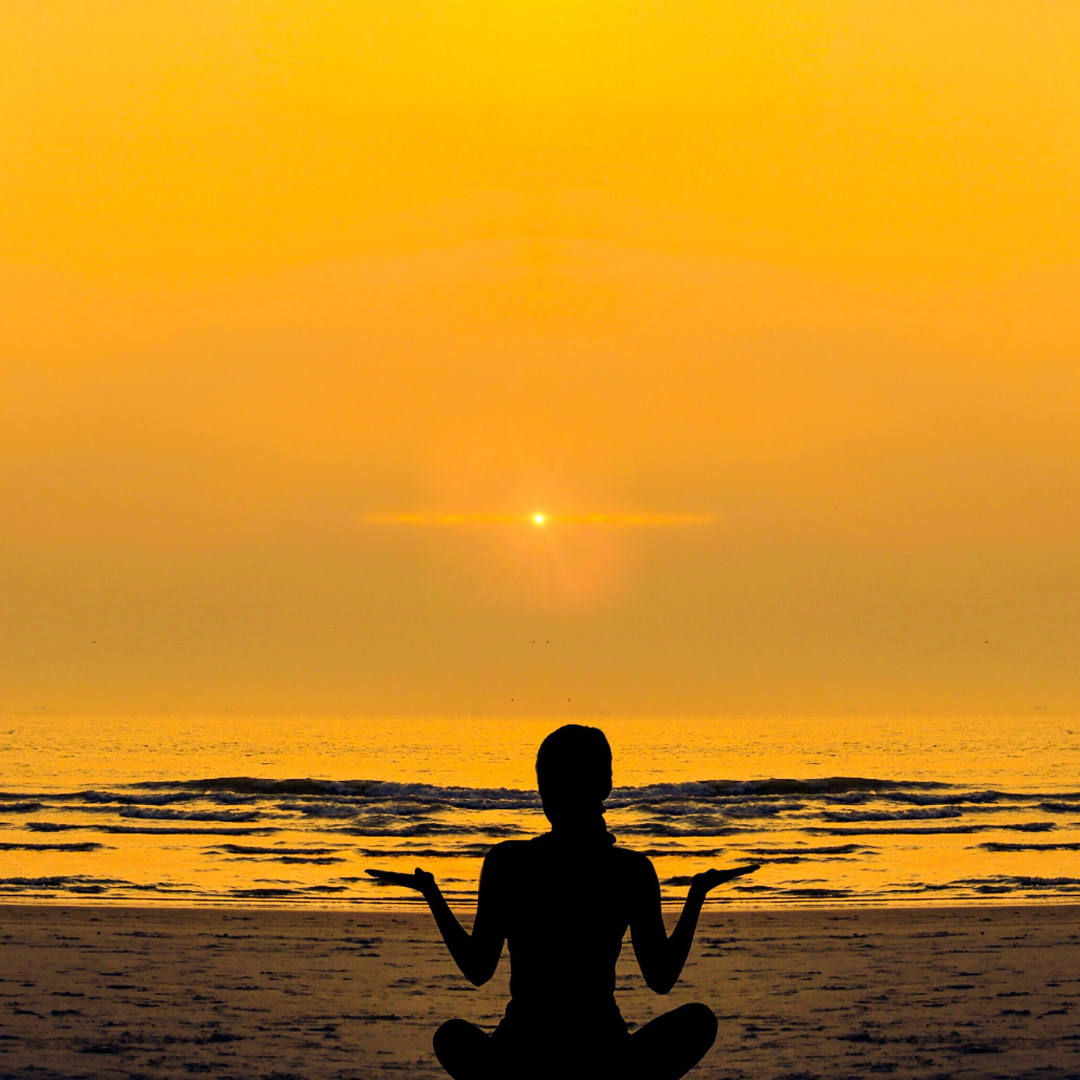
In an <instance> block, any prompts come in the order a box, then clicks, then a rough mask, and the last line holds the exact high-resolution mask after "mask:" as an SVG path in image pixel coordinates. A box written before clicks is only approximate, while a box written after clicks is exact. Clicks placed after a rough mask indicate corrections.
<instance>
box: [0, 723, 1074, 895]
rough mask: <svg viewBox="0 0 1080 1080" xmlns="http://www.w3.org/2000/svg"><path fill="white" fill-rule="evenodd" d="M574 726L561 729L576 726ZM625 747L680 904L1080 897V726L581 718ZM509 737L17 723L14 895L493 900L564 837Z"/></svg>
mask: <svg viewBox="0 0 1080 1080" xmlns="http://www.w3.org/2000/svg"><path fill="white" fill-rule="evenodd" d="M560 722H561V721H560ZM580 722H582V723H591V724H595V725H597V726H600V727H602V728H603V729H604V730H605V731H606V732H607V735H608V738H609V740H610V742H611V744H612V748H613V751H614V773H615V790H614V791H613V792H612V795H611V798H610V799H609V800H608V802H607V823H608V828H609V829H610V831H611V832H613V833H614V834H615V835H616V837H617V839H618V842H619V843H620V844H622V845H625V846H627V847H630V848H634V849H636V850H638V851H642V852H645V853H646V854H648V855H649V856H650V858H652V860H653V862H654V864H655V865H656V868H657V872H658V874H659V876H660V881H661V886H662V891H663V895H664V897H665V899H666V900H677V899H678V898H680V897H681V896H682V895H683V894H685V886H686V884H687V883H688V881H689V877H690V875H692V874H693V873H695V872H697V871H698V870H702V869H705V868H707V867H709V866H734V865H739V864H743V863H747V862H754V863H760V864H761V869H760V870H758V871H757V872H756V873H755V874H753V875H750V876H748V877H743V878H740V879H738V880H737V881H735V882H733V883H732V884H730V885H727V886H724V887H723V888H721V889H719V890H717V891H716V892H715V893H714V894H713V897H712V900H711V902H712V903H715V904H725V905H741V906H764V905H777V904H780V905H788V906H791V905H799V904H815V903H816V904H830V905H836V904H852V903H910V902H917V903H924V904H925V903H940V902H948V903H958V902H979V903H986V902H992V901H1000V900H1006V901H1010V902H1016V901H1018V900H1024V901H1030V900H1044V901H1055V900H1056V901H1060V900H1064V899H1069V898H1073V899H1075V898H1077V897H1080V719H1073V718H1070V717H1060V716H1048V715H1045V714H1040V713H1033V714H1031V715H1029V716H1022V717H1015V716H1012V717H964V718H951V717H915V716H909V717H891V718H872V717H864V716H847V717H841V718H836V717H832V718H790V717H787V718H776V719H768V718H742V719H739V718H728V719H700V718H693V719H690V718H674V717H669V718H664V717H658V718H652V719H619V718H615V717H602V718H588V717H585V718H582V720H581V721H580ZM555 726H557V723H556V722H553V721H550V720H548V721H543V720H534V719H520V718H508V717H450V718H439V719H422V718H421V719H418V718H378V719H340V718H329V719H295V718H272V717H267V718H250V717H235V716H225V717H204V718H196V719H191V718H184V719H181V718H175V717H135V718H116V717H79V718H71V717H64V718H60V717H50V716H48V715H34V716H17V717H13V716H9V717H6V718H4V719H0V898H3V899H8V900H33V901H35V902H40V901H54V902H59V901H64V902H71V901H78V902H89V901H93V902H110V901H111V902H122V903H133V902H137V903H162V902H172V903H177V902H180V903H187V904H198V903H219V904H220V903H232V904H243V905H251V904H283V905H317V906H361V907H376V906H380V907H381V906H406V905H407V904H409V903H410V902H414V901H415V897H414V896H413V895H412V894H409V893H407V892H405V891H403V890H400V889H397V888H394V887H392V886H387V885H384V884H381V883H377V882H375V881H373V880H372V879H370V878H368V877H367V875H366V874H365V869H366V868H367V867H381V868H384V869H395V870H404V871H412V870H413V869H414V868H415V867H417V866H422V867H424V868H425V869H427V870H430V871H431V872H433V873H434V874H435V875H436V877H437V878H438V879H439V881H440V883H441V884H442V886H443V889H444V891H445V892H446V893H447V895H448V896H449V897H450V898H451V900H452V901H453V902H461V903H462V904H465V905H467V904H468V902H469V901H470V900H471V899H473V898H474V897H475V889H476V881H477V877H478V874H479V870H480V864H481V859H482V857H483V855H484V853H485V852H486V851H487V850H488V849H489V848H490V847H491V845H492V844H495V843H498V842H500V841H502V840H507V839H515V838H524V837H528V836H531V835H535V834H536V833H539V832H542V831H544V830H545V829H546V827H547V826H546V821H545V819H544V817H543V813H542V811H541V808H540V804H539V799H538V797H537V795H536V791H535V777H534V773H533V762H534V759H535V754H536V748H537V746H538V745H539V743H540V740H541V739H542V738H543V736H544V735H545V734H546V733H547V732H548V731H550V730H552V728H554V727H555Z"/></svg>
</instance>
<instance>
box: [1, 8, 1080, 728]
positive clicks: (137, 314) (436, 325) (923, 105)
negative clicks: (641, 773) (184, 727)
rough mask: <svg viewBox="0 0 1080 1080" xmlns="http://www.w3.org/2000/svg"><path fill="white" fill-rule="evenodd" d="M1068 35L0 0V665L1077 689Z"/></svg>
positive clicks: (1079, 485) (209, 676)
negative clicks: (540, 520) (0, 303)
mask: <svg viewBox="0 0 1080 1080" xmlns="http://www.w3.org/2000/svg"><path fill="white" fill-rule="evenodd" d="M1078 54H1080V7H1078V5H1076V4H1075V3H1073V2H1071V0H1058V2H1055V0H1046V2H1039V3H1032V2H1031V0H1000V2H998V0H987V2H984V3H980V4H972V3H968V2H959V0H935V2H933V3H912V2H911V0H906V2H904V3H899V2H897V3H893V2H890V0H859V2H857V0H848V2H839V0H813V2H810V0H787V2H775V3H763V2H761V0H757V2H753V3H751V2H747V0H732V2H729V3H723V4H717V3H715V2H714V0H708V2H706V0H680V2H671V0H665V2H663V3H660V2H653V0H622V2H613V0H597V2H595V3H589V4H582V3H580V2H575V3H571V2H568V0H549V2H546V3H543V4H540V3H533V2H531V0H525V2H515V3H508V2H504V0H458V2H454V3H452V2H448V0H440V2H435V0H429V2H417V0H395V2H394V3H392V4H386V3H382V2H380V3H367V2H357V3H351V4H331V3H326V2H319V3H303V4H296V3H288V4H286V3H282V2H279V0H265V2H260V3H256V4H251V3H242V4H241V3H234V2H229V0H214V2H212V3H210V2H200V0H185V2H184V3H171V2H161V3H154V4H149V5H122V4H113V3H104V4H89V3H87V4H62V5H61V4H51V3H49V4H46V3H40V2H38V0H33V2H31V0H13V2H10V3H8V4H6V5H5V6H4V9H3V12H2V13H0V99H2V100H3V101H4V102H5V103H6V104H5V108H4V109H3V110H2V112H0V289H2V295H3V296H4V298H5V304H4V307H5V316H4V335H3V336H4V343H3V345H2V346H0V349H2V354H0V597H2V603H0V700H2V704H3V706H4V707H5V708H7V709H9V710H14V711H22V710H35V709H48V710H50V711H55V712H80V713H81V712H96V711H102V712H126V713H157V712H163V711H166V710H169V711H173V712H178V713H185V712H192V713H211V714H212V713H216V712H219V711H224V710H233V711H237V712H254V713H275V714H289V713H295V714H304V713H308V714H324V713H339V714H349V715H357V714H366V713H402V714H410V713H414V714H415V713H423V714H429V715H430V714H437V715H452V714H468V713H472V712H483V713H497V714H499V713H505V714H508V715H514V714H518V713H520V714H522V715H537V714H541V715H548V714H551V715H557V714H572V715H583V714H593V713H603V712H610V713H632V714H663V713H688V714H694V713H711V714H744V713H747V714H757V713H766V714H768V713H778V714H780V713H783V714H800V713H822V712H826V713H831V712H847V711H852V710H854V711H864V712H867V713H897V712H899V713H902V712H905V711H909V710H918V711H920V712H924V713H926V712H930V713H933V712H957V713H984V712H998V711H1000V712H1016V711H1019V712H1025V711H1029V710H1032V709H1036V708H1039V709H1047V710H1050V711H1063V710H1069V709H1073V708H1080V620H1078V617H1077V613H1078V611H1080V559H1078V555H1077V553H1078V551H1080V436H1078V434H1077V432H1078V431H1080V358H1078V356H1077V348H1078V346H1077V342H1078V341H1080V309H1078V307H1077V305H1076V302H1075V298H1076V296H1077V295H1080V263H1078V253H1080V200H1078V199H1077V196H1076V192H1077V191H1078V190H1080V127H1078V126H1077V124H1076V117H1077V115H1080V74H1078V66H1077V65H1076V63H1075V58H1076V56H1077V55H1078ZM537 513H543V514H545V515H547V516H548V520H547V521H545V523H544V524H543V526H537V525H536V523H535V522H534V521H532V520H530V519H531V518H532V516H533V515H535V514H537ZM594 515H601V516H602V517H603V518H604V520H602V521H596V520H590V519H591V518H593V516H594ZM402 516H406V517H409V518H415V519H417V520H414V521H411V522H409V521H396V522H395V521H394V520H392V519H395V518H400V517H402ZM447 516H451V517H454V516H457V517H461V518H462V520H460V521H454V522H447V521H445V520H444V519H445V518H446V517H447ZM639 518H643V519H645V520H644V521H639V520H637V519H639Z"/></svg>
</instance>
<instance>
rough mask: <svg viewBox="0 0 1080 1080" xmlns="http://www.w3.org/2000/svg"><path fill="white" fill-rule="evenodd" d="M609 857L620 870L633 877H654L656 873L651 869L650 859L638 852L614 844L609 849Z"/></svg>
mask: <svg viewBox="0 0 1080 1080" xmlns="http://www.w3.org/2000/svg"><path fill="white" fill-rule="evenodd" d="M611 857H612V858H613V859H615V860H616V861H617V864H618V866H619V868H620V869H621V870H623V871H624V872H625V873H628V874H632V875H633V876H634V877H640V876H643V875H644V876H648V875H655V873H656V871H655V870H654V869H653V864H652V859H650V858H649V856H648V855H643V854H642V853H641V852H640V851H633V850H631V849H630V848H624V847H619V845H618V844H616V845H615V846H614V847H613V848H612V849H611Z"/></svg>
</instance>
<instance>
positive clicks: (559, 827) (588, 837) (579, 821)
mask: <svg viewBox="0 0 1080 1080" xmlns="http://www.w3.org/2000/svg"><path fill="white" fill-rule="evenodd" d="M551 835H552V836H553V837H554V838H555V839H556V840H559V841H562V842H564V843H569V844H595V843H604V844H613V843H614V842H615V837H613V836H612V835H611V833H609V832H608V831H607V822H606V821H605V820H604V815H603V813H602V812H601V813H597V814H595V815H591V816H589V817H587V818H575V819H574V820H573V821H569V822H568V821H563V822H554V821H553V822H552V823H551Z"/></svg>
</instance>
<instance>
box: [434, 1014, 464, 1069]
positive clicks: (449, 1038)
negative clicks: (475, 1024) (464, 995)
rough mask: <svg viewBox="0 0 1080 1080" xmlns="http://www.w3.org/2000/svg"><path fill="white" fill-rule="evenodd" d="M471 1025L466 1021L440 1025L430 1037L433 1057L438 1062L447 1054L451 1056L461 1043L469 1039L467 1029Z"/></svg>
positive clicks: (450, 1021)
mask: <svg viewBox="0 0 1080 1080" xmlns="http://www.w3.org/2000/svg"><path fill="white" fill-rule="evenodd" d="M471 1027H472V1025H471V1024H470V1023H469V1021H468V1020H461V1019H460V1018H459V1019H456V1020H447V1021H446V1023H445V1024H440V1025H439V1028H438V1030H437V1031H436V1032H435V1034H434V1035H433V1036H432V1037H431V1046H432V1049H433V1050H434V1051H435V1056H436V1057H437V1058H438V1059H439V1060H440V1061H442V1060H444V1058H445V1057H446V1056H447V1055H448V1054H449V1055H452V1054H453V1053H454V1050H455V1049H456V1048H457V1047H458V1046H460V1045H461V1043H462V1041H463V1040H465V1039H467V1038H468V1037H469V1029H470V1028H471Z"/></svg>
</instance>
